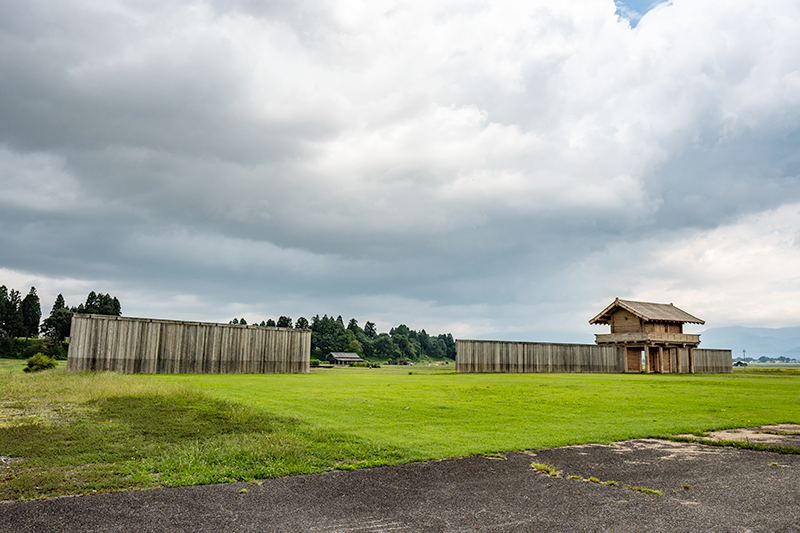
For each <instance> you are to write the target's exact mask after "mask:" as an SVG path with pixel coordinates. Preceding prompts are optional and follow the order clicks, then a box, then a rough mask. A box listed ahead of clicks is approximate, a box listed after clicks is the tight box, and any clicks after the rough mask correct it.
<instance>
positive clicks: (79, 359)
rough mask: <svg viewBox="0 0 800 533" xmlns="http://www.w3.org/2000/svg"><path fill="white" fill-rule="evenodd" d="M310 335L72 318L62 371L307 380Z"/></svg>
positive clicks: (101, 317)
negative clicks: (268, 376) (301, 376)
mask: <svg viewBox="0 0 800 533" xmlns="http://www.w3.org/2000/svg"><path fill="white" fill-rule="evenodd" d="M310 359H311V331H310V330H307V329H292V328H276V327H266V328H265V327H259V326H239V325H230V324H213V323H206V322H182V321H176V320H155V319H146V318H129V317H118V316H107V315H83V314H76V315H74V316H73V317H72V331H71V339H70V344H69V355H68V358H67V370H75V371H80V370H97V371H102V370H107V371H115V372H123V373H127V374H241V373H253V374H298V373H300V374H307V373H308V371H309V366H310Z"/></svg>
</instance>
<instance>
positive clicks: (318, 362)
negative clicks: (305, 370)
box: [311, 359, 322, 366]
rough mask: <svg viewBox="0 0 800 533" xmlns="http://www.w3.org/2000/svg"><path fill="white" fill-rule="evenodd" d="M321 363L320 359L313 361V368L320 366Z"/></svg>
mask: <svg viewBox="0 0 800 533" xmlns="http://www.w3.org/2000/svg"><path fill="white" fill-rule="evenodd" d="M321 363H322V361H320V360H319V359H311V366H319V365H320V364H321Z"/></svg>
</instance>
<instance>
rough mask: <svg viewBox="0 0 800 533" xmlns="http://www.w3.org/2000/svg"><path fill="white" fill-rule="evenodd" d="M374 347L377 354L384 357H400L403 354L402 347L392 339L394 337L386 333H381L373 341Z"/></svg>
mask: <svg viewBox="0 0 800 533" xmlns="http://www.w3.org/2000/svg"><path fill="white" fill-rule="evenodd" d="M372 347H373V349H374V350H375V356H376V357H380V358H382V359H398V358H401V357H402V356H403V353H402V352H401V351H400V348H398V347H397V345H396V344H395V343H394V342H393V341H392V338H391V337H390V336H389V335H388V334H386V333H381V334H379V335H378V336H376V337H375V340H374V341H372Z"/></svg>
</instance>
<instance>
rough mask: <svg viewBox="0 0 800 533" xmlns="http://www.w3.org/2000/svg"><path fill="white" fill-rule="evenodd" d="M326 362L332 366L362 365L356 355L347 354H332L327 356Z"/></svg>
mask: <svg viewBox="0 0 800 533" xmlns="http://www.w3.org/2000/svg"><path fill="white" fill-rule="evenodd" d="M328 361H330V362H331V363H332V364H334V365H349V364H350V363H363V362H364V360H363V359H361V358H360V357H359V356H358V354H357V353H349V352H332V353H331V354H330V355H328Z"/></svg>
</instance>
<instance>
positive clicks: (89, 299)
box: [75, 291, 122, 316]
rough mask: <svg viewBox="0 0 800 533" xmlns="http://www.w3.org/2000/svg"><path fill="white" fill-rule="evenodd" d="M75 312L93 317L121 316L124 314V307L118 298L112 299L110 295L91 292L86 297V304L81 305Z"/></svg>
mask: <svg viewBox="0 0 800 533" xmlns="http://www.w3.org/2000/svg"><path fill="white" fill-rule="evenodd" d="M75 311H76V312H77V313H87V314H93V315H113V316H120V315H121V314H122V306H121V305H120V303H119V300H118V299H117V297H116V296H113V297H112V296H111V295H110V294H97V293H95V292H94V291H91V292H90V293H89V295H88V296H86V303H83V304H79V305H78V307H77V308H76V309H75Z"/></svg>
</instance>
